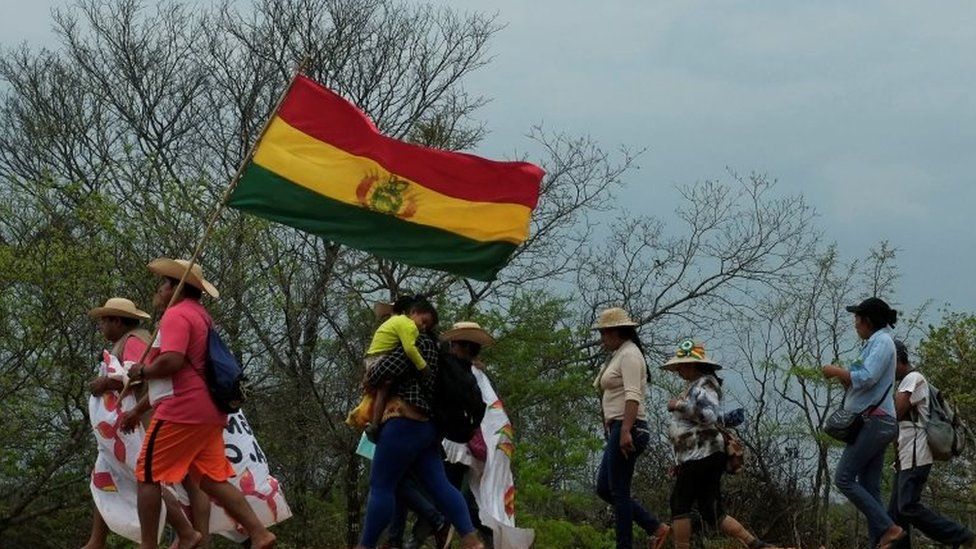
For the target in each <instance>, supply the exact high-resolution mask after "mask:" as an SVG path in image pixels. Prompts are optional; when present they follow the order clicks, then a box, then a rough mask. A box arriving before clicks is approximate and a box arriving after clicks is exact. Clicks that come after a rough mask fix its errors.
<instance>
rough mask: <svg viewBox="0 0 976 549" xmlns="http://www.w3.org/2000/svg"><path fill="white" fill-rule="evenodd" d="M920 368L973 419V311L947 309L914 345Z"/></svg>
mask: <svg viewBox="0 0 976 549" xmlns="http://www.w3.org/2000/svg"><path fill="white" fill-rule="evenodd" d="M918 354H919V358H920V368H921V370H922V372H923V373H924V374H925V375H926V376H927V377H928V378H929V379H930V380H931V381H932V383H933V384H934V385H935V386H936V387H938V388H939V389H940V390H941V391H942V392H943V393H944V394H945V395H946V396H947V397H949V398H950V399H951V400H952V403H953V404H955V405H956V406H958V407H959V410H960V413H961V414H962V415H963V417H965V418H969V421H970V422H972V421H973V420H976V375H973V373H974V372H976V314H963V313H947V314H946V315H945V316H944V317H943V318H942V324H941V325H939V326H929V330H928V334H927V335H926V336H925V339H924V340H923V341H922V342H921V344H920V345H919V348H918Z"/></svg>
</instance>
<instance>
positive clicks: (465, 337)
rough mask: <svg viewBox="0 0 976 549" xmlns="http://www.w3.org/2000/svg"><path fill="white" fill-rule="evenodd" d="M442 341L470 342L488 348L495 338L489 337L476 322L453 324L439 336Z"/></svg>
mask: <svg viewBox="0 0 976 549" xmlns="http://www.w3.org/2000/svg"><path fill="white" fill-rule="evenodd" d="M441 339H442V340H444V341H470V342H471V343H477V344H478V345H481V346H482V347H490V346H491V345H494V344H495V338H493V337H491V334H489V333H488V332H487V331H485V329H484V328H482V327H481V326H480V325H479V324H478V323H477V322H455V323H454V325H453V326H451V329H450V330H447V331H446V332H444V333H443V334H441Z"/></svg>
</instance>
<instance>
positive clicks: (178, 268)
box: [149, 257, 220, 297]
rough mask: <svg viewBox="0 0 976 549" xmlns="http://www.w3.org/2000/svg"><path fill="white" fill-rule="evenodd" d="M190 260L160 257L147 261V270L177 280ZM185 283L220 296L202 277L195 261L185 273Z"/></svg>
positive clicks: (201, 270)
mask: <svg viewBox="0 0 976 549" xmlns="http://www.w3.org/2000/svg"><path fill="white" fill-rule="evenodd" d="M189 264H190V262H189V261H187V260H185V259H169V258H167V257H160V258H159V259H154V260H152V261H151V262H150V263H149V270H150V271H152V272H154V273H156V274H158V275H159V276H168V277H170V278H175V279H176V280H179V279H181V278H183V273H185V272H186V266H187V265H189ZM186 283H187V284H189V285H190V286H193V287H194V288H199V289H200V290H203V291H205V292H207V293H208V294H210V296H211V297H220V292H218V291H217V288H215V287H214V285H213V284H211V283H210V282H208V281H207V279H205V278H203V269H201V268H200V265H199V264H197V263H194V264H193V268H191V269H190V272H189V273H188V274H187V275H186Z"/></svg>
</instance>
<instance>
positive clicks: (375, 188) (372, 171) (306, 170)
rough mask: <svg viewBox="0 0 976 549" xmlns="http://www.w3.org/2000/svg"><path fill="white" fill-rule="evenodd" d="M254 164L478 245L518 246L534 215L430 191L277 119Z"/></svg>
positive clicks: (517, 207) (344, 199) (313, 188)
mask: <svg viewBox="0 0 976 549" xmlns="http://www.w3.org/2000/svg"><path fill="white" fill-rule="evenodd" d="M254 162H255V163H256V164H259V165H260V166H262V167H264V168H265V169H267V170H270V171H272V172H274V173H276V174H278V175H279V176H281V177H284V178H285V179H287V180H289V181H291V182H292V183H295V184H297V185H300V186H302V187H305V188H306V189H308V190H310V191H313V192H315V193H318V194H320V195H322V196H326V197H328V198H331V199H333V200H338V201H340V202H344V203H346V204H351V205H354V206H359V207H363V208H370V209H373V210H378V211H382V212H384V213H388V214H390V215H396V216H397V217H399V218H401V219H404V220H406V221H409V222H412V223H418V224H421V225H427V226H430V227H436V228H439V229H443V230H445V231H450V232H452V233H455V234H458V235H461V236H464V237H467V238H470V239H472V240H477V241H480V242H494V241H504V242H511V243H513V244H520V243H521V242H522V241H524V240H525V239H526V237H527V236H528V231H529V215H530V213H531V210H530V209H529V208H528V207H526V206H524V205H521V204H500V203H495V202H473V201H469V200H461V199H458V198H453V197H450V196H446V195H443V194H441V193H438V192H436V191H432V190H431V189H428V188H427V187H424V186H423V185H420V184H418V183H415V182H413V181H409V180H406V179H404V178H402V177H400V176H398V175H396V174H393V173H391V172H389V171H387V170H386V169H384V168H383V166H381V165H380V164H379V163H378V162H376V161H375V160H372V159H370V158H365V157H362V156H356V155H353V154H350V153H348V152H346V151H344V150H342V149H339V148H337V147H334V146H332V145H330V144H328V143H325V142H323V141H319V140H317V139H315V138H313V137H310V136H309V135H307V134H305V133H303V132H302V131H300V130H297V129H295V128H294V127H292V126H290V125H289V124H288V123H287V122H285V121H284V120H282V119H281V118H278V117H275V119H274V120H273V121H272V122H271V125H270V127H269V128H268V131H267V133H266V134H265V136H264V139H262V140H261V144H260V146H259V147H258V149H257V151H256V153H255V155H254Z"/></svg>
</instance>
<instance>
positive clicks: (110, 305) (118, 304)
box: [88, 297, 152, 320]
mask: <svg viewBox="0 0 976 549" xmlns="http://www.w3.org/2000/svg"><path fill="white" fill-rule="evenodd" d="M88 316H90V317H92V318H102V317H106V316H121V317H125V318H135V319H137V320H147V319H149V318H152V315H150V314H149V313H147V312H146V311H142V310H139V308H138V307H136V304H135V303H133V302H132V300H130V299H126V298H124V297H113V298H110V299H109V300H108V301H106V302H105V305H102V306H101V307H95V308H94V309H92V310H90V311H88Z"/></svg>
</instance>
